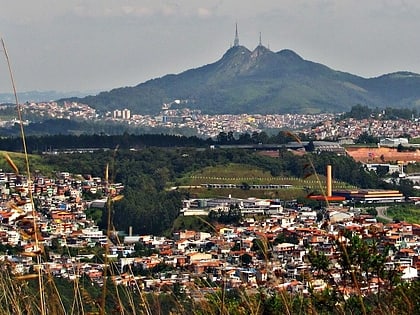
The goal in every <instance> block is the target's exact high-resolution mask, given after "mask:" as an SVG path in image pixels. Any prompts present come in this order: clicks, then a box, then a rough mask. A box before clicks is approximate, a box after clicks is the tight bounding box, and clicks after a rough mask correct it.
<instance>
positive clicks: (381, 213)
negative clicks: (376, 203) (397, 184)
mask: <svg viewBox="0 0 420 315" xmlns="http://www.w3.org/2000/svg"><path fill="white" fill-rule="evenodd" d="M386 209H388V207H376V211H378V215H377V217H378V218H380V219H383V220H387V221H392V218H390V217H387V216H386V214H385V213H386Z"/></svg>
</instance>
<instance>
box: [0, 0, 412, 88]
mask: <svg viewBox="0 0 420 315" xmlns="http://www.w3.org/2000/svg"><path fill="white" fill-rule="evenodd" d="M0 8H1V9H0V37H2V38H3V40H4V42H5V45H6V50H7V52H8V55H9V59H10V62H11V66H12V71H13V75H14V80H15V84H16V88H17V90H18V91H19V92H26V91H34V90H37V91H50V90H55V91H61V92H69V91H82V92H85V91H108V90H111V89H113V88H118V87H124V86H134V85H137V84H139V83H142V82H145V81H147V80H149V79H154V78H159V77H162V76H164V75H166V74H176V73H180V72H183V71H185V70H187V69H191V68H197V67H200V66H203V65H205V64H209V63H213V62H215V61H217V60H218V59H220V58H221V57H222V55H223V54H224V53H225V52H226V50H227V49H229V48H230V46H231V45H232V44H233V40H234V34H235V23H237V24H238V31H239V40H240V44H241V45H243V46H245V47H247V48H248V49H250V50H252V49H254V48H255V47H256V46H257V45H258V41H259V34H260V32H261V39H262V44H263V45H264V46H266V47H269V48H270V49H271V50H272V51H275V52H277V51H280V50H282V49H291V50H293V51H295V52H296V53H297V54H298V55H300V56H301V57H302V58H304V59H307V60H311V61H314V62H318V63H322V64H324V65H326V66H328V67H330V68H332V69H335V70H340V71H344V72H349V73H352V74H356V75H359V76H362V77H366V78H368V77H375V76H379V75H382V74H386V73H390V72H395V71H412V72H416V73H420V40H419V38H418V37H419V36H418V35H417V34H418V33H419V32H418V31H419V30H420V18H419V17H420V1H418V0H368V1H366V0H258V1H256V0H178V1H176V0H65V1H63V0H37V1H33V0H19V1H9V0H0ZM2 52H3V51H2ZM2 55H3V56H0V93H4V92H11V91H12V89H11V84H10V79H9V74H8V71H7V64H6V61H5V58H4V52H3V53H2Z"/></svg>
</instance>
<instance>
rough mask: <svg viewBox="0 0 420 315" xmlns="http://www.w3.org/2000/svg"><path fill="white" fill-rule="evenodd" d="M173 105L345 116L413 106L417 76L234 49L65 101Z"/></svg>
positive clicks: (150, 107) (419, 97)
mask: <svg viewBox="0 0 420 315" xmlns="http://www.w3.org/2000/svg"><path fill="white" fill-rule="evenodd" d="M175 99H179V100H183V102H182V106H184V107H189V108H193V109H200V110H201V111H202V112H204V113H209V114H217V113H232V114H239V113H261V114H269V113H319V112H343V111H348V110H349V109H350V108H351V107H352V106H354V105H357V104H362V105H367V106H370V107H379V108H383V107H387V106H392V107H416V106H419V104H420V75H419V74H415V73H411V72H397V73H392V74H387V75H383V76H380V77H376V78H370V79H366V78H363V77H360V76H357V75H352V74H350V73H345V72H340V71H336V70H333V69H330V68H329V67H327V66H325V65H322V64H319V63H315V62H312V61H308V60H304V59H303V58H302V57H300V56H299V55H297V54H296V53H295V52H293V51H291V50H288V49H286V50H282V51H279V52H273V51H271V50H269V49H268V48H266V47H264V46H263V45H258V46H257V47H256V48H255V49H254V50H253V51H251V50H249V49H247V48H246V47H244V46H239V45H238V46H234V47H231V48H230V49H229V50H227V51H226V53H225V54H224V55H223V56H222V58H221V59H220V60H218V61H216V62H214V63H211V64H208V65H205V66H202V67H199V68H196V69H190V70H187V71H185V72H182V73H180V74H170V75H166V76H164V77H161V78H157V79H152V80H149V81H146V82H144V83H141V84H139V85H137V86H133V87H122V88H116V89H113V90H111V91H108V92H101V93H99V94H98V95H96V96H87V97H84V98H72V99H67V100H72V101H78V102H82V103H86V104H89V105H90V106H92V107H94V108H96V109H97V110H99V111H108V110H113V109H118V108H119V109H122V108H128V109H130V110H132V111H133V112H135V113H140V114H155V113H158V112H159V111H160V110H161V107H162V105H163V103H170V102H172V101H174V100H175Z"/></svg>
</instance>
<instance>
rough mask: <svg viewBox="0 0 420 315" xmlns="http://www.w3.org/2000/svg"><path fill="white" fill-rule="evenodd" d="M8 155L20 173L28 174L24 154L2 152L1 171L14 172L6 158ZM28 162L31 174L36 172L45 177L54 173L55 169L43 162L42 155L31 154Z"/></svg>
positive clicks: (0, 153) (0, 154)
mask: <svg viewBox="0 0 420 315" xmlns="http://www.w3.org/2000/svg"><path fill="white" fill-rule="evenodd" d="M6 154H7V155H9V157H10V158H11V160H12V161H13V163H14V164H15V165H16V166H17V168H18V170H19V173H20V174H26V172H27V168H26V159H25V155H24V154H23V153H16V152H6V151H0V169H1V170H2V171H3V172H13V169H12V167H11V166H10V164H9V163H8V162H7V160H6V158H5V156H6ZM28 160H29V166H30V171H31V172H34V171H35V170H36V171H39V172H40V173H41V174H43V175H50V174H51V173H52V172H53V169H52V168H51V167H50V166H49V165H47V164H46V163H44V162H43V161H42V156H40V155H32V154H29V155H28Z"/></svg>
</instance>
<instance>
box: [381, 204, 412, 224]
mask: <svg viewBox="0 0 420 315" xmlns="http://www.w3.org/2000/svg"><path fill="white" fill-rule="evenodd" d="M386 215H387V216H388V217H391V218H393V219H394V220H400V221H406V222H409V223H417V224H420V207H418V206H416V205H409V204H407V205H395V206H391V207H389V208H388V210H387V211H386Z"/></svg>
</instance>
